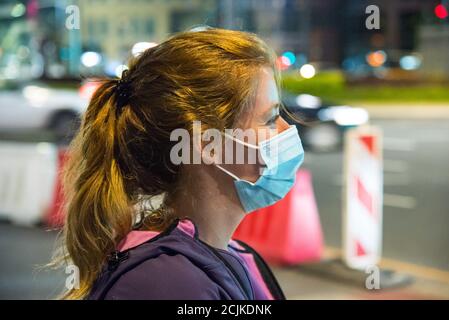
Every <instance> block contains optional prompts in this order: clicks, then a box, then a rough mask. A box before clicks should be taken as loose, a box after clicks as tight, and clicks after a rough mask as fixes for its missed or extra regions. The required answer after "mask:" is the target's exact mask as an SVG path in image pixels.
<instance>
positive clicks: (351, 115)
mask: <svg viewBox="0 0 449 320" xmlns="http://www.w3.org/2000/svg"><path fill="white" fill-rule="evenodd" d="M318 118H319V119H320V120H322V121H335V122H336V123H337V124H338V125H340V126H359V125H362V124H364V123H367V122H368V120H369V115H368V112H367V111H366V110H365V109H362V108H353V107H348V106H338V107H329V108H325V109H322V110H320V111H319V112H318Z"/></svg>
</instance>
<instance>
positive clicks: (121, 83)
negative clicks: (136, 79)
mask: <svg viewBox="0 0 449 320" xmlns="http://www.w3.org/2000/svg"><path fill="white" fill-rule="evenodd" d="M127 74H128V70H123V72H122V76H121V78H120V79H119V80H118V81H117V85H116V88H115V90H116V91H115V92H116V95H117V97H116V111H117V115H119V114H120V113H121V112H122V109H123V107H124V106H126V105H127V104H128V103H129V98H130V97H131V82H130V79H129V78H128V77H127Z"/></svg>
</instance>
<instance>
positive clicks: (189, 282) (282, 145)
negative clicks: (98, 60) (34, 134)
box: [63, 29, 303, 299]
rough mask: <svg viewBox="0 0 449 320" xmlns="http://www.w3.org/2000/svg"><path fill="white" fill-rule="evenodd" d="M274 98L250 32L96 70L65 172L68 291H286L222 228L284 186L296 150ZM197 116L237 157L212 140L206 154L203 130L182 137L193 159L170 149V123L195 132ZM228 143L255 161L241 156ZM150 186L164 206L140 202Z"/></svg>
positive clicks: (188, 295) (263, 294) (262, 47)
mask: <svg viewBox="0 0 449 320" xmlns="http://www.w3.org/2000/svg"><path fill="white" fill-rule="evenodd" d="M279 105H280V103H279V96H278V75H277V71H276V67H275V55H274V54H273V53H272V51H271V50H270V49H269V48H268V47H267V46H266V44H265V43H264V42H263V41H261V40H260V39H258V38H257V37H256V36H255V35H253V34H249V33H245V32H238V31H230V30H221V29H205V30H201V31H195V32H193V31H191V32H184V33H180V34H177V35H175V36H173V37H171V38H169V39H168V40H166V41H165V42H163V43H161V44H159V45H157V46H155V47H153V48H150V49H148V50H146V51H145V52H144V53H142V54H141V55H140V56H139V57H138V58H136V59H135V61H131V63H130V66H129V70H127V72H126V73H125V74H124V75H123V76H122V79H120V80H115V79H110V80H105V81H104V82H103V83H102V85H101V86H100V87H99V88H98V89H97V91H96V92H95V94H94V96H93V98H92V100H91V102H90V104H89V106H88V109H87V111H86V113H85V116H84V119H83V123H82V126H81V129H80V132H79V133H78V135H77V136H76V137H75V139H74V140H73V142H72V145H71V149H70V150H71V156H70V159H69V162H68V164H67V167H66V173H65V177H64V190H65V193H66V197H67V217H66V223H65V227H64V233H63V234H64V237H63V240H64V246H63V248H64V249H65V250H64V252H66V253H67V254H66V256H65V257H64V258H65V259H68V260H69V261H71V263H73V264H74V265H76V266H77V267H78V269H79V288H73V289H71V290H69V291H68V292H67V293H66V295H65V298H68V299H79V298H84V299H283V298H284V295H283V293H282V290H281V289H280V287H279V285H278V284H277V282H276V279H275V278H274V277H273V275H272V273H271V271H270V269H269V268H268V266H267V265H266V264H265V263H264V262H263V260H262V259H261V258H260V256H259V255H258V254H257V253H256V252H254V251H253V250H252V249H251V248H250V247H248V246H247V245H246V244H244V243H242V242H238V241H234V240H231V236H232V234H233V232H234V231H235V229H236V228H237V226H238V225H239V223H240V222H241V221H242V219H243V218H244V217H245V215H246V214H247V213H249V212H251V211H254V210H255V209H258V208H261V207H264V206H268V205H270V204H273V203H274V202H276V201H277V200H279V199H281V198H282V197H283V196H284V195H285V194H286V193H287V192H288V191H289V190H290V188H291V186H292V185H293V183H294V177H295V173H296V170H297V169H298V167H299V166H300V164H301V162H302V160H303V151H302V147H301V142H300V139H299V136H298V133H297V131H296V128H295V127H294V126H289V125H288V124H287V123H286V122H285V120H284V119H282V117H280V116H279ZM198 124H200V127H201V130H202V132H203V131H204V130H207V129H215V130H218V132H220V133H223V134H222V135H221V137H223V140H222V141H221V142H220V143H221V144H222V145H223V146H225V145H227V146H229V145H231V146H232V147H231V148H223V149H226V150H225V152H226V154H225V155H224V156H226V157H227V159H228V160H229V159H231V160H232V161H226V163H223V161H221V162H220V161H219V158H220V157H221V156H222V155H219V154H218V153H219V152H218V151H217V150H219V149H216V150H214V151H212V153H209V155H207V154H201V150H200V149H201V148H202V147H204V146H205V141H204V140H201V142H200V144H199V145H200V147H198V145H196V146H195V143H193V146H190V144H189V149H188V150H191V151H192V152H193V153H195V152H196V153H198V152H199V150H200V154H201V157H202V160H204V161H201V163H194V164H190V163H189V161H185V162H182V163H179V161H177V160H175V159H174V154H176V153H174V152H173V148H174V147H175V146H176V145H177V143H179V141H173V137H172V136H171V135H172V133H173V132H174V131H175V130H177V129H183V130H185V131H186V132H188V133H189V134H190V136H192V135H193V131H194V130H193V129H194V128H193V127H194V126H195V125H198ZM229 128H234V129H236V128H238V129H242V130H248V129H249V131H251V130H252V131H251V132H256V135H255V140H254V139H253V140H254V141H250V140H251V139H249V138H248V139H246V138H245V139H238V138H236V136H233V135H232V134H229V133H225V131H224V130H225V129H229ZM261 132H262V133H263V134H262V133H261ZM193 139H195V138H193ZM243 140H245V141H243ZM237 146H240V147H242V148H243V150H244V156H246V155H249V153H250V151H251V150H256V153H257V154H258V156H259V157H258V159H257V161H253V162H251V161H247V162H246V163H242V161H238V159H236V158H237V155H238V153H237V152H236V154H235V155H233V154H232V151H234V150H236V149H237ZM267 150H268V151H267ZM270 150H271V151H272V150H276V152H269V151H270ZM230 154H231V155H230ZM219 156H220V157H219ZM187 158H188V159H190V156H188V157H187ZM247 158H248V159H249V156H248V157H247ZM183 159H186V158H184V156H183ZM155 197H162V204H161V205H160V206H159V207H154V208H152V207H149V206H148V203H150V202H153V203H154V199H155Z"/></svg>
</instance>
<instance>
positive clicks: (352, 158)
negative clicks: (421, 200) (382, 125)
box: [343, 126, 383, 270]
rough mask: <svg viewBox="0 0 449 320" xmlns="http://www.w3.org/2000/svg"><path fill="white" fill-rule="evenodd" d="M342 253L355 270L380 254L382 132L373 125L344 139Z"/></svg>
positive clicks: (371, 262) (369, 264) (364, 266)
mask: <svg viewBox="0 0 449 320" xmlns="http://www.w3.org/2000/svg"><path fill="white" fill-rule="evenodd" d="M343 178H344V188H343V252H344V260H345V263H346V264H347V265H348V266H349V267H351V268H354V269H362V270H364V269H366V268H367V267H369V266H373V265H375V264H377V263H378V262H379V260H380V257H381V253H382V203H383V170H382V133H381V131H380V130H379V129H378V128H376V127H373V126H362V127H359V128H354V129H350V130H348V131H347V133H346V136H345V156H344V177H343Z"/></svg>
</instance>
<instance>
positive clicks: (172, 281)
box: [105, 254, 222, 300]
mask: <svg viewBox="0 0 449 320" xmlns="http://www.w3.org/2000/svg"><path fill="white" fill-rule="evenodd" d="M220 291H221V290H220V288H219V287H218V285H217V284H216V283H215V282H213V281H212V280H211V279H210V278H209V277H208V276H207V274H206V273H205V272H204V271H203V270H202V269H200V268H199V267H197V266H195V265H194V264H193V263H192V262H191V261H190V260H189V259H187V258H186V257H185V256H183V255H181V254H174V255H169V254H161V255H160V256H158V257H157V258H154V259H149V260H147V261H145V262H143V263H141V264H139V265H138V266H137V267H135V268H133V269H132V270H129V271H128V272H126V273H125V274H123V275H122V276H121V277H120V278H119V279H118V280H117V281H116V282H115V283H114V285H113V286H112V287H111V289H110V290H109V292H108V294H107V295H106V297H105V298H106V299H139V300H140V299H149V300H166V299H169V300H178V299H179V300H207V299H222V297H221V295H220Z"/></svg>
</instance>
